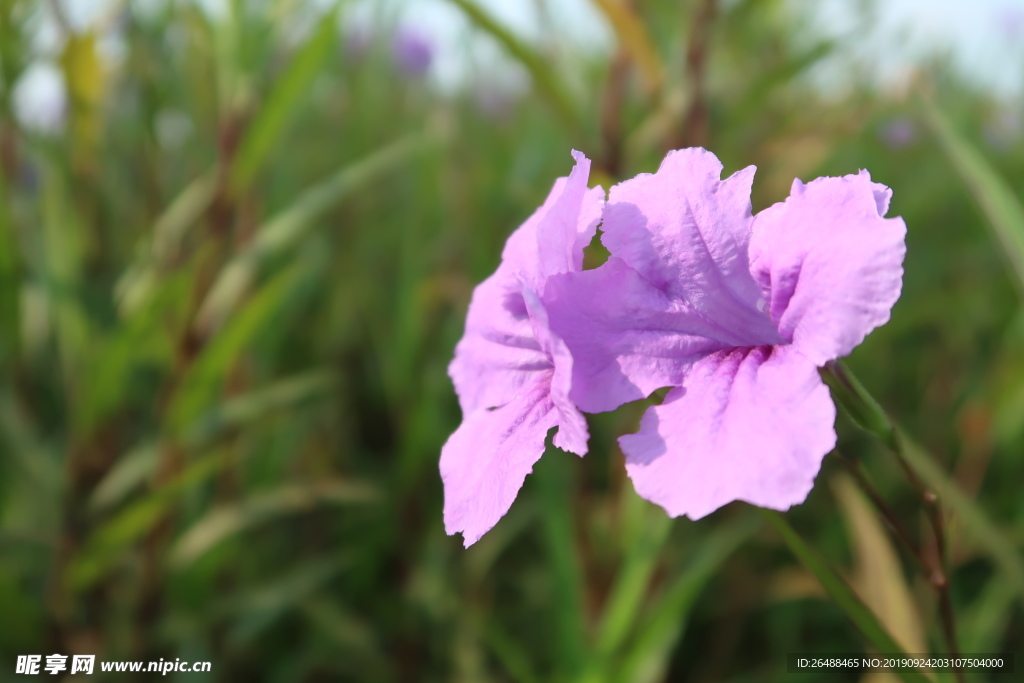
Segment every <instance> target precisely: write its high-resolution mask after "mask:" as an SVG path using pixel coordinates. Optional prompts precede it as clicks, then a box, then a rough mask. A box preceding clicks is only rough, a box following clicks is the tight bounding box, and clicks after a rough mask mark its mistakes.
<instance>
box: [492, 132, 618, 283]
mask: <svg viewBox="0 0 1024 683" xmlns="http://www.w3.org/2000/svg"><path fill="white" fill-rule="evenodd" d="M572 155H573V158H574V159H576V165H575V166H574V167H573V169H572V172H571V173H569V176H568V177H566V178H559V179H558V180H556V181H555V185H554V187H553V188H551V192H550V194H548V197H547V199H545V200H544V204H543V205H541V207H540V208H539V209H537V210H536V211H535V212H534V213H533V215H532V216H530V217H529V218H527V219H526V222H524V223H523V224H522V225H521V226H520V227H519V229H517V230H516V231H515V232H514V233H512V235H511V236H510V237H509V238H508V242H507V243H506V244H505V249H504V251H503V252H502V254H501V259H502V266H503V267H506V268H508V269H509V271H510V272H515V273H517V274H518V276H519V279H520V280H521V281H522V282H523V283H524V284H526V285H527V286H529V287H532V288H533V289H535V290H539V289H541V288H542V286H543V284H544V279H545V278H547V277H548V276H550V275H554V274H556V273H567V272H570V271H575V270H581V269H582V268H583V248H584V247H586V246H587V245H588V244H590V240H592V239H593V238H594V235H595V234H596V232H597V224H598V223H599V222H600V219H601V209H602V207H603V206H604V190H603V189H601V188H600V187H595V188H593V189H590V190H588V189H587V180H588V178H589V176H590V160H589V159H587V157H585V156H584V155H583V154H582V153H580V152H577V151H575V150H574V151H573V153H572Z"/></svg>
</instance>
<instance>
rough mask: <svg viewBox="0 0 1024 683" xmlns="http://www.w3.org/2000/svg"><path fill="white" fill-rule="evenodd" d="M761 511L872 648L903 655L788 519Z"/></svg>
mask: <svg viewBox="0 0 1024 683" xmlns="http://www.w3.org/2000/svg"><path fill="white" fill-rule="evenodd" d="M758 510H759V511H760V512H761V515H762V517H764V519H765V521H767V522H768V523H769V524H770V525H771V526H772V527H774V528H775V530H776V531H778V532H779V535H780V536H782V539H783V540H784V541H785V542H786V545H788V546H789V549H790V550H791V551H793V554H794V555H796V557H797V559H798V560H800V562H802V563H803V565H804V566H805V567H807V569H809V570H810V571H811V573H812V574H814V576H816V577H817V579H818V581H820V582H821V585H822V587H823V588H824V589H825V591H826V592H827V593H828V594H829V596H830V597H831V598H832V600H833V602H835V603H836V605H838V606H839V607H840V608H841V609H842V610H843V611H844V612H845V613H846V616H848V617H849V618H850V620H851V621H852V622H853V623H854V624H855V625H856V626H857V628H858V629H860V632H861V633H862V634H863V635H864V637H865V638H867V640H868V642H869V643H871V645H872V646H874V647H875V648H876V649H877V650H878V651H879V652H881V653H884V654H893V655H899V654H902V653H903V648H901V647H900V646H899V644H898V643H897V642H896V640H895V639H894V638H893V637H892V635H890V634H889V631H888V630H886V628H885V627H884V626H883V625H882V623H881V622H880V621H879V620H878V617H876V616H875V613H874V612H872V611H871V610H870V609H868V607H867V605H865V604H864V603H863V602H861V599H860V598H859V597H857V594H856V593H854V592H853V589H852V588H850V586H849V584H847V583H846V581H845V580H844V579H843V577H841V576H840V575H839V574H838V573H836V571H835V570H834V569H832V567H831V566H830V565H829V564H828V561H827V560H826V559H825V558H824V557H822V556H821V555H820V554H818V551H816V550H815V549H814V548H812V547H811V546H810V545H808V544H807V542H806V541H804V540H803V539H802V538H800V535H799V534H797V532H796V531H795V530H794V529H793V527H791V526H790V525H789V522H787V521H786V518H785V517H783V516H782V515H780V514H779V513H778V512H775V511H773V510H765V509H763V508H758ZM893 673H894V674H896V675H897V676H899V678H900V679H901V680H903V681H904V682H905V683H928V681H929V679H928V677H927V676H925V675H924V674H923V673H921V672H920V671H893Z"/></svg>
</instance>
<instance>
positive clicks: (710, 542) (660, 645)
mask: <svg viewBox="0 0 1024 683" xmlns="http://www.w3.org/2000/svg"><path fill="white" fill-rule="evenodd" d="M753 520H754V518H753V517H745V518H744V519H742V520H739V521H738V522H737V523H733V524H729V525H726V526H723V527H721V528H719V529H717V530H716V531H715V532H714V533H712V534H711V536H710V537H709V538H707V539H706V540H704V541H703V542H702V543H701V545H700V547H699V549H698V550H697V553H696V555H695V556H694V558H693V562H692V563H691V564H690V566H689V567H687V568H686V570H685V571H684V572H683V574H682V575H681V576H679V577H678V578H677V579H676V580H675V582H674V583H672V584H671V585H670V586H669V587H668V588H667V589H666V590H665V592H664V593H662V594H661V596H660V597H659V598H658V600H657V602H656V606H655V608H654V609H653V611H652V612H651V613H650V615H648V617H647V619H646V620H645V622H644V624H643V625H642V626H641V628H640V629H639V631H638V633H637V635H636V637H635V638H634V639H633V641H632V643H631V645H630V646H629V648H628V649H627V650H626V651H625V653H624V654H623V656H622V657H621V659H620V662H621V663H620V665H619V668H618V670H617V676H616V677H615V678H614V680H620V681H632V682H633V683H654V682H655V681H661V680H665V674H666V672H667V669H668V665H669V663H670V660H671V657H672V652H673V650H674V648H675V646H676V643H678V642H679V638H680V637H681V636H682V634H683V631H684V630H685V628H686V619H687V616H688V615H689V612H690V609H691V608H692V607H693V604H694V603H695V602H696V601H697V598H698V597H699V596H700V594H701V591H702V590H703V589H704V587H705V586H707V585H708V583H710V581H711V579H712V578H714V576H715V572H717V571H718V569H719V567H721V566H722V564H723V563H724V562H725V561H726V560H727V559H729V557H730V556H731V555H732V554H733V553H734V552H735V551H736V550H737V549H738V548H739V547H740V546H741V545H742V544H743V543H744V542H745V541H746V540H747V539H748V538H750V536H751V535H752V534H753V533H754V531H755V530H756V529H757V527H758V526H759V525H758V524H756V523H754V522H753Z"/></svg>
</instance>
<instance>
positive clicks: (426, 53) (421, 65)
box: [391, 28, 434, 77]
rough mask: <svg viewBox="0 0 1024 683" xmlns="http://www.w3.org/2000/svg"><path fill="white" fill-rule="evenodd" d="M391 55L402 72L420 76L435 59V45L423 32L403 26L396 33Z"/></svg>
mask: <svg viewBox="0 0 1024 683" xmlns="http://www.w3.org/2000/svg"><path fill="white" fill-rule="evenodd" d="M391 55H392V57H393V58H394V60H395V64H397V65H398V68H399V69H400V70H401V71H402V73H404V74H406V75H407V76H416V77H419V76H422V75H424V74H425V73H427V70H428V69H430V63H431V62H432V61H433V60H434V46H433V44H432V43H431V42H430V41H429V40H428V39H427V38H426V37H425V36H424V35H422V34H421V33H417V32H416V31H413V30H411V29H407V28H403V29H399V30H398V31H397V32H396V33H395V36H394V39H393V40H392V43H391Z"/></svg>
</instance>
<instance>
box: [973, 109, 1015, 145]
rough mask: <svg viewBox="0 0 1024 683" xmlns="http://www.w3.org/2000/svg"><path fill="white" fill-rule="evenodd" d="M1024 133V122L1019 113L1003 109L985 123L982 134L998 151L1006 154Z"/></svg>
mask: <svg viewBox="0 0 1024 683" xmlns="http://www.w3.org/2000/svg"><path fill="white" fill-rule="evenodd" d="M1021 133H1024V122H1022V121H1021V115H1020V113H1019V112H1016V111H1011V110H1009V109H1003V110H1002V111H999V112H997V113H996V114H995V115H994V116H992V117H991V118H989V120H988V121H986V122H985V125H984V126H983V128H982V134H983V135H984V136H985V141H986V142H988V144H989V145H990V146H991V147H992V148H993V149H996V150H999V151H1000V152H1005V151H1007V150H1008V149H1010V148H1011V147H1013V146H1014V145H1015V144H1016V143H1017V142H1018V141H1019V140H1020V137H1021Z"/></svg>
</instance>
